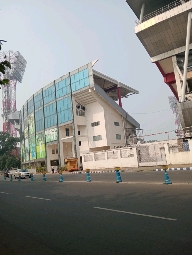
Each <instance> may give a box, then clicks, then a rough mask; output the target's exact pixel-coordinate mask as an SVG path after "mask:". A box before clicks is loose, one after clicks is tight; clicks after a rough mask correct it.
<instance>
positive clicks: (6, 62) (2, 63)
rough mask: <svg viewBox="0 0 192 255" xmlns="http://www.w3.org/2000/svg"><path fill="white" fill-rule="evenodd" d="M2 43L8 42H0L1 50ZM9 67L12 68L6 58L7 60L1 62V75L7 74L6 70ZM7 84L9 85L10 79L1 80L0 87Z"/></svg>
mask: <svg viewBox="0 0 192 255" xmlns="http://www.w3.org/2000/svg"><path fill="white" fill-rule="evenodd" d="M2 42H6V41H4V40H0V50H1V45H2ZM7 67H8V68H11V64H10V62H9V61H7V60H6V56H5V60H4V61H1V62H0V74H5V70H6V68H7ZM6 84H9V79H0V85H6Z"/></svg>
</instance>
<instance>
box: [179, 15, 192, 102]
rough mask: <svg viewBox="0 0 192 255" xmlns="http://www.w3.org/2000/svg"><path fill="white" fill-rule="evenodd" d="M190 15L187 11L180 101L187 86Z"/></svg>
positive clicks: (182, 100) (183, 97)
mask: <svg viewBox="0 0 192 255" xmlns="http://www.w3.org/2000/svg"><path fill="white" fill-rule="evenodd" d="M191 17H192V13H191V12H189V13H188V21H187V36H186V48H185V62H184V66H183V69H184V71H183V87H182V95H181V102H184V101H185V91H186V86H187V65H188V58H189V43H190V35H191Z"/></svg>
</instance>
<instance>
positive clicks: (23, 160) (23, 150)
mask: <svg viewBox="0 0 192 255" xmlns="http://www.w3.org/2000/svg"><path fill="white" fill-rule="evenodd" d="M21 162H25V147H24V141H22V142H21Z"/></svg>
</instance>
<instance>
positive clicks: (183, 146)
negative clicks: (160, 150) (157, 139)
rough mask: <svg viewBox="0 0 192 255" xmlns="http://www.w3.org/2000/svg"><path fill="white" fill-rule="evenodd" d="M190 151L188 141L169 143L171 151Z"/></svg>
mask: <svg viewBox="0 0 192 255" xmlns="http://www.w3.org/2000/svg"><path fill="white" fill-rule="evenodd" d="M186 151H190V148H189V143H188V141H184V142H183V141H181V142H180V141H178V142H177V143H174V144H169V153H178V152H186Z"/></svg>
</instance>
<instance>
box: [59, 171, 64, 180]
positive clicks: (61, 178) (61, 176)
mask: <svg viewBox="0 0 192 255" xmlns="http://www.w3.org/2000/svg"><path fill="white" fill-rule="evenodd" d="M63 181H64V180H63V175H62V173H61V174H60V178H59V182H63Z"/></svg>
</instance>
